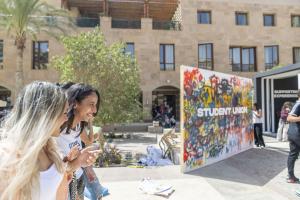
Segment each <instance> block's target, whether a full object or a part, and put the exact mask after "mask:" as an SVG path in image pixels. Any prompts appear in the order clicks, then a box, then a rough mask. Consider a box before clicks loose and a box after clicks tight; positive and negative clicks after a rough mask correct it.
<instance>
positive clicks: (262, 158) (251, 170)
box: [188, 148, 287, 186]
mask: <svg viewBox="0 0 300 200" xmlns="http://www.w3.org/2000/svg"><path fill="white" fill-rule="evenodd" d="M286 162H287V153H286V152H284V151H279V150H277V149H274V148H266V149H250V150H248V151H245V152H243V153H240V154H238V155H235V156H233V157H230V158H228V159H226V160H224V161H220V162H218V163H215V164H212V165H209V166H206V167H203V168H200V169H197V170H195V171H193V172H189V173H188V174H190V175H194V176H202V177H206V178H212V179H220V180H225V181H233V182H239V183H244V184H251V185H257V186H263V185H265V184H266V183H268V182H269V181H270V180H272V179H273V178H274V177H275V176H277V175H278V174H279V173H280V172H282V170H284V169H285V168H286Z"/></svg>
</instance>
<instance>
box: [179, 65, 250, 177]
mask: <svg viewBox="0 0 300 200" xmlns="http://www.w3.org/2000/svg"><path fill="white" fill-rule="evenodd" d="M180 77H181V128H182V130H181V131H182V137H183V138H182V139H183V145H182V161H183V162H182V171H183V172H188V171H192V170H194V169H197V168H200V167H203V166H206V165H209V164H212V163H214V162H217V161H220V160H223V159H225V158H228V157H230V156H232V155H235V154H237V153H240V152H242V151H245V150H247V149H249V148H251V147H252V146H253V128H252V112H251V108H252V96H253V88H252V80H251V79H247V78H242V77H237V76H233V75H228V74H224V73H219V72H214V71H209V70H203V69H198V68H194V67H187V66H181V74H180Z"/></svg>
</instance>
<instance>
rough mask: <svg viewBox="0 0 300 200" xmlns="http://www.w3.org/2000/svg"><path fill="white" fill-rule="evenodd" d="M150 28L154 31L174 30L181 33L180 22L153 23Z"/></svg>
mask: <svg viewBox="0 0 300 200" xmlns="http://www.w3.org/2000/svg"><path fill="white" fill-rule="evenodd" d="M152 28H153V29H154V30H174V31H181V29H182V27H181V22H180V21H153V22H152Z"/></svg>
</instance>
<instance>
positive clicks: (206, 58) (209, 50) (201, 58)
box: [198, 44, 213, 70]
mask: <svg viewBox="0 0 300 200" xmlns="http://www.w3.org/2000/svg"><path fill="white" fill-rule="evenodd" d="M198 67H199V68H203V69H210V70H213V44H199V45H198Z"/></svg>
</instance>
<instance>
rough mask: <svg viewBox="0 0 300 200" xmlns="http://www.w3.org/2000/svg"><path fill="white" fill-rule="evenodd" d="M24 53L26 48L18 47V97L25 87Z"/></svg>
mask: <svg viewBox="0 0 300 200" xmlns="http://www.w3.org/2000/svg"><path fill="white" fill-rule="evenodd" d="M23 53H24V48H18V47H17V70H16V93H15V94H16V96H18V94H19V92H20V91H21V89H22V88H23V86H24V75H23Z"/></svg>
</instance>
